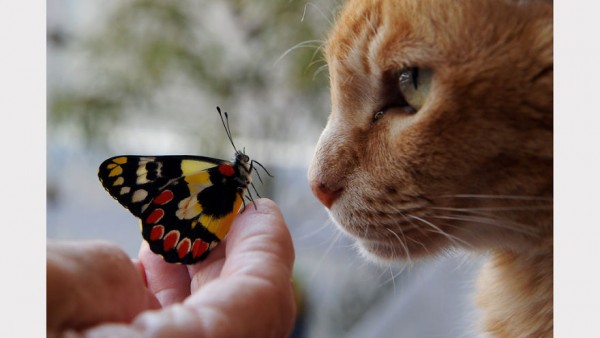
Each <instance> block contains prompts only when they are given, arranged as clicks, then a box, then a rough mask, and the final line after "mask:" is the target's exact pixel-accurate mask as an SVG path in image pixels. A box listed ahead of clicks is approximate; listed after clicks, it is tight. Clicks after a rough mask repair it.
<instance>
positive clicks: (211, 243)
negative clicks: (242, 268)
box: [98, 151, 253, 264]
mask: <svg viewBox="0 0 600 338" xmlns="http://www.w3.org/2000/svg"><path fill="white" fill-rule="evenodd" d="M252 163H253V162H252V161H250V158H249V157H248V156H247V155H246V154H244V153H243V152H240V151H236V153H235V158H234V160H233V162H230V161H226V160H220V159H215V158H210V157H203V156H189V155H181V156H177V155H168V156H136V155H124V156H115V157H111V158H109V159H107V160H106V161H104V162H103V163H102V164H101V165H100V168H99V171H98V177H99V178H100V181H101V182H102V185H103V186H104V188H105V189H106V191H107V192H108V193H109V194H110V195H111V196H112V197H113V198H115V199H116V200H117V201H118V202H119V203H120V204H121V205H123V206H124V207H125V208H127V209H128V210H129V211H130V212H131V213H132V214H133V215H134V216H136V217H138V218H139V219H140V222H141V230H142V236H143V237H144V239H145V240H146V241H147V242H148V244H149V246H150V249H151V250H152V251H153V252H154V253H156V254H159V255H161V256H162V257H163V258H164V259H165V261H167V262H170V263H182V264H194V263H196V262H199V261H201V260H203V259H205V258H206V257H207V256H208V254H209V253H210V251H211V250H212V249H213V248H214V247H215V246H216V245H217V244H218V243H219V242H221V241H222V240H223V239H224V238H225V236H226V235H227V232H228V231H229V228H230V227H231V223H232V222H233V220H234V218H235V217H236V215H237V213H238V212H239V211H240V209H241V208H242V205H243V203H244V202H243V199H244V196H245V194H246V192H247V190H248V186H249V185H250V184H252V176H251V174H252V169H253V168H252Z"/></svg>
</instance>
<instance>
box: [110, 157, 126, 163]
mask: <svg viewBox="0 0 600 338" xmlns="http://www.w3.org/2000/svg"><path fill="white" fill-rule="evenodd" d="M113 162H115V163H117V164H125V163H127V157H126V156H121V157H117V158H114V159H113Z"/></svg>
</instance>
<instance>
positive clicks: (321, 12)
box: [300, 2, 333, 26]
mask: <svg viewBox="0 0 600 338" xmlns="http://www.w3.org/2000/svg"><path fill="white" fill-rule="evenodd" d="M308 6H312V7H313V8H314V9H315V10H316V11H317V12H319V14H321V16H323V18H324V19H325V20H327V23H328V24H329V26H333V21H331V18H330V17H328V16H327V15H325V13H323V11H322V10H321V8H320V7H319V6H318V5H316V4H314V3H312V2H307V3H306V4H305V5H304V11H303V12H302V18H301V19H300V22H304V18H305V17H306V11H307V9H308Z"/></svg>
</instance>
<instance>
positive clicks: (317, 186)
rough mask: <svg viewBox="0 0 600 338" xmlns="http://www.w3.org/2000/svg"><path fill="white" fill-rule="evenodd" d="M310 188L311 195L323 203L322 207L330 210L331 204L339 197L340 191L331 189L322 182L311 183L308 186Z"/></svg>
mask: <svg viewBox="0 0 600 338" xmlns="http://www.w3.org/2000/svg"><path fill="white" fill-rule="evenodd" d="M310 188H311V189H312V191H313V194H315V196H316V197H317V198H318V199H319V201H321V203H323V205H324V206H325V207H326V208H327V209H330V208H331V206H332V205H333V202H335V200H336V199H337V198H338V197H339V196H340V194H341V193H342V189H332V188H331V187H329V186H327V185H326V184H325V183H323V182H318V181H313V182H311V184H310Z"/></svg>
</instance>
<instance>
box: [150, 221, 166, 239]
mask: <svg viewBox="0 0 600 338" xmlns="http://www.w3.org/2000/svg"><path fill="white" fill-rule="evenodd" d="M164 234H165V227H164V226H162V225H155V226H154V227H152V230H151V231H150V240H151V241H156V240H159V239H161V238H162V236H163V235H164Z"/></svg>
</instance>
